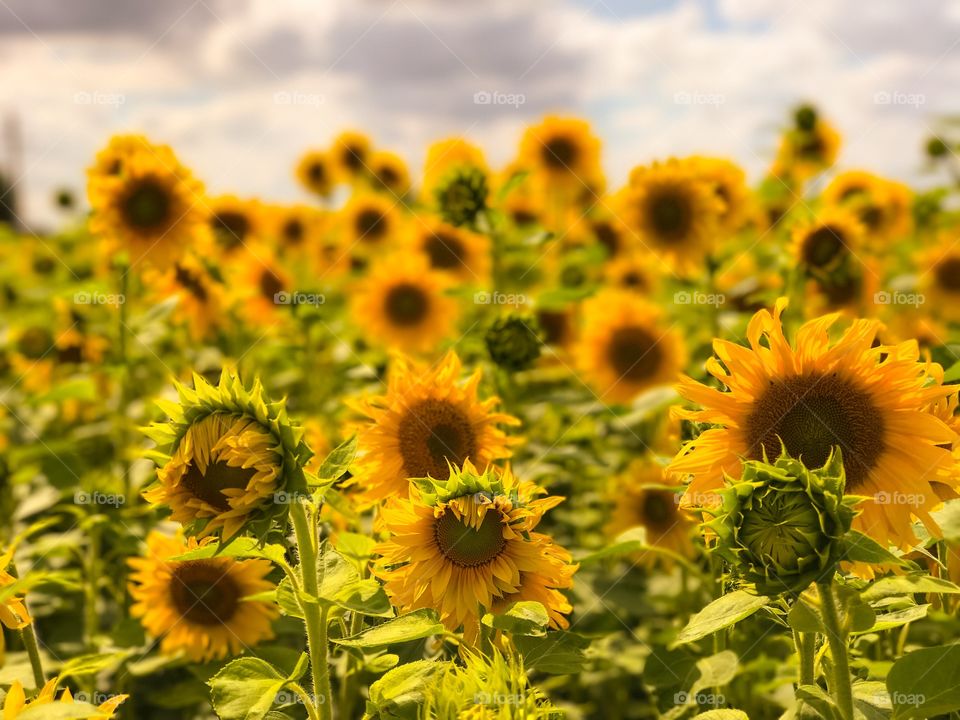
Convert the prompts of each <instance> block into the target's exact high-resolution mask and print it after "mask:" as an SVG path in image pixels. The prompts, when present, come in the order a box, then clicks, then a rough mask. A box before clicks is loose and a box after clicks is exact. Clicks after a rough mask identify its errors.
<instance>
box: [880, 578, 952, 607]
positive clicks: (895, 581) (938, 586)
mask: <svg viewBox="0 0 960 720" xmlns="http://www.w3.org/2000/svg"><path fill="white" fill-rule="evenodd" d="M915 593H939V594H942V595H957V594H960V587H957V586H956V585H954V584H953V583H952V582H949V581H947V580H941V579H940V578H935V577H930V576H929V575H891V576H889V577H885V578H881V579H880V580H877V581H876V582H874V583H872V584H871V585H869V586H868V587H867V588H866V589H865V590H864V591H863V592H862V593H861V597H862V598H863V599H864V600H866V601H868V602H874V601H876V600H882V599H884V598H888V597H893V596H895V595H913V594H915Z"/></svg>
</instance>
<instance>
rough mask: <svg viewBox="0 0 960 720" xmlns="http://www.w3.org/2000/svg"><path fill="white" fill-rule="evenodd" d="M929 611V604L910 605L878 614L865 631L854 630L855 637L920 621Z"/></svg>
mask: <svg viewBox="0 0 960 720" xmlns="http://www.w3.org/2000/svg"><path fill="white" fill-rule="evenodd" d="M929 609H930V605H929V604H924V605H911V606H909V607H906V608H903V609H901V610H894V611H893V612H888V613H879V614H876V615H875V616H874V621H873V624H872V625H871V626H870V627H868V628H867V629H865V630H857V629H856V628H855V629H854V633H853V634H855V635H862V634H864V633H868V632H880V631H881V630H890V629H891V628H895V627H901V626H903V625H906V624H907V623H912V622H913V621H915V620H921V619H923V618H925V617H926V616H927V611H928V610H929Z"/></svg>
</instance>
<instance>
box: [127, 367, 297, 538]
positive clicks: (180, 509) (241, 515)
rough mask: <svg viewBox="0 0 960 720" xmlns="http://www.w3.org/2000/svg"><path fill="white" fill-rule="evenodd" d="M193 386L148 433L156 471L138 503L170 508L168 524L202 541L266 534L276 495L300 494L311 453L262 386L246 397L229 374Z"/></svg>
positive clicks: (276, 509)
mask: <svg viewBox="0 0 960 720" xmlns="http://www.w3.org/2000/svg"><path fill="white" fill-rule="evenodd" d="M193 386H194V388H193V389H191V388H189V387H186V386H185V385H180V384H178V385H177V391H178V395H179V402H178V403H167V402H164V403H163V404H162V406H161V407H162V408H163V409H164V410H165V411H166V412H167V413H168V414H169V416H170V419H169V420H168V421H167V422H163V423H155V424H153V425H151V426H150V427H149V428H147V429H146V430H145V432H146V434H147V435H148V436H149V437H150V438H151V439H152V440H154V441H155V442H156V443H157V449H156V450H155V451H154V452H153V453H152V454H151V456H152V457H153V459H154V460H155V462H156V463H157V465H158V468H159V469H158V470H157V482H156V483H154V484H153V485H152V486H150V487H149V488H147V490H146V491H145V492H144V493H143V497H144V498H145V499H147V500H148V501H149V502H153V503H157V504H160V505H167V506H169V507H170V508H171V510H172V519H173V520H175V521H177V522H179V523H182V524H184V525H190V526H191V534H195V535H199V536H206V535H211V534H213V533H215V532H220V533H221V534H222V535H223V537H224V538H230V537H233V536H234V535H236V534H237V533H238V532H240V530H241V529H243V528H244V527H245V526H246V525H248V524H250V523H260V524H261V525H263V526H264V527H267V528H268V527H269V524H270V521H271V519H273V518H274V516H277V515H279V514H281V513H282V512H283V510H284V508H285V506H284V505H282V504H277V503H275V502H274V493H276V492H280V491H284V492H287V493H291V494H292V493H295V492H302V491H304V489H305V478H304V474H303V466H304V464H305V463H306V462H307V460H308V459H309V457H310V454H311V453H310V450H309V448H307V446H306V445H305V444H304V442H303V430H302V428H300V427H299V426H296V425H293V424H292V423H291V422H290V421H289V419H288V418H287V414H286V410H285V409H284V407H283V404H282V403H270V402H268V401H267V399H266V397H265V395H264V392H263V387H262V386H261V385H260V383H259V382H256V383H254V385H253V387H252V388H251V389H247V388H245V387H244V386H243V384H242V383H241V382H240V380H239V379H238V378H237V377H235V376H233V375H230V374H229V373H228V371H227V370H226V369H224V370H223V372H222V374H221V376H220V382H219V385H217V386H213V385H211V384H210V383H208V382H207V381H206V380H204V379H203V378H202V377H200V376H199V375H194V376H193Z"/></svg>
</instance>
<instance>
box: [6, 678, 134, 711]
mask: <svg viewBox="0 0 960 720" xmlns="http://www.w3.org/2000/svg"><path fill="white" fill-rule="evenodd" d="M59 682H60V679H59V678H53V679H52V680H50V681H48V682H47V684H46V685H44V686H43V688H42V689H41V690H40V692H39V694H38V695H37V696H36V697H35V698H34V699H33V700H30V701H29V702H28V701H27V695H26V693H25V692H24V691H23V683H21V682H20V681H19V680H14V681H13V684H11V685H10V689H9V690H7V695H6V697H5V698H4V699H3V720H16V718H18V717H20V715H21V714H22V713H24V712H25V711H29V712H30V716H31V717H34V718H37V717H40V714H39V713H38V712H36V708H38V707H40V706H42V705H63V704H67V705H74V704H78V703H76V702H75V701H74V699H73V693H71V692H70V688H64V689H63V692H62V693H61V694H60V699H59V700H57V699H56V695H57V685H58V684H59ZM127 697H128V696H127V695H114V696H113V697H112V698H110V699H109V700H107V701H106V702H103V703H101V704H100V705H99V706H97V710H99V711H100V713H99V714H97V715H95V716H93V715H87V714H76V715H74V714H72V713H71V711H69V710H65V711H64V712H63V713H60V712H58V711H57V709H56V708H47V710H45V711H44V712H49V713H50V717H58V718H61V717H62V718H66V717H95V718H97V720H108V719H109V718H112V717H113V715H114V713H115V712H116V710H117V708H118V707H119V706H120V704H121V703H122V702H123V701H124V700H126V699H127ZM76 710H82V709H81V708H76Z"/></svg>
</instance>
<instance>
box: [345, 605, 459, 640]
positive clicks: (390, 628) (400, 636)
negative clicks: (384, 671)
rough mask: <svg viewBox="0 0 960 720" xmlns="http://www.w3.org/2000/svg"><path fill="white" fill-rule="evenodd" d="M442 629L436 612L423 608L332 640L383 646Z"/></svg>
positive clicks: (417, 637) (427, 635)
mask: <svg viewBox="0 0 960 720" xmlns="http://www.w3.org/2000/svg"><path fill="white" fill-rule="evenodd" d="M443 631H444V628H443V625H442V624H441V623H440V620H439V618H438V617H437V612H436V611H435V610H433V609H431V608H424V609H422V610H415V611H414V612H412V613H409V614H407V615H401V616H400V617H398V618H394V619H393V620H388V621H387V622H385V623H383V624H381V625H377V626H375V627H372V628H370V629H369V630H365V631H364V632H362V633H360V634H359V635H354V636H353V637H346V638H340V639H336V638H334V639H333V642H335V643H337V644H339V645H346V646H348V647H357V648H371V647H383V646H385V645H393V644H394V643H403V642H410V641H411V640H420V639H422V638H425V637H430V636H432V635H439V634H440V633H442V632H443Z"/></svg>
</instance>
